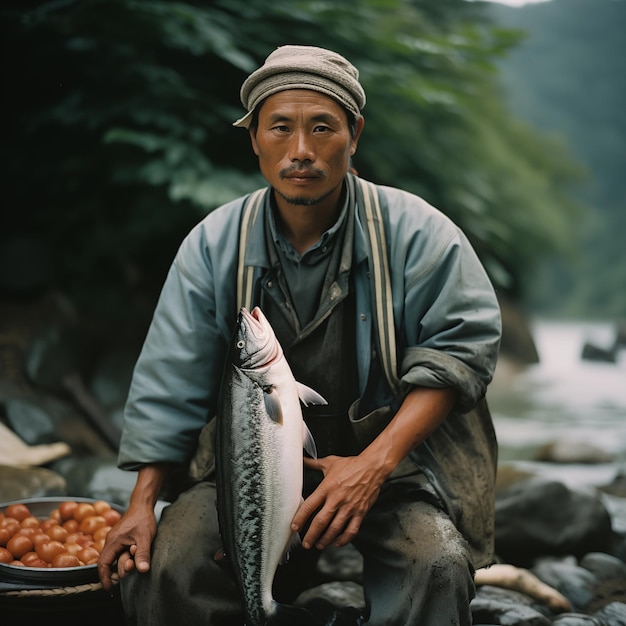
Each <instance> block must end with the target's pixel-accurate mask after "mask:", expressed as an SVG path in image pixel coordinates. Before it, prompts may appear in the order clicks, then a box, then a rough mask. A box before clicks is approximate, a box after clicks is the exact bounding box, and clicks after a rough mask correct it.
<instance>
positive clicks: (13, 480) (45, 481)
mask: <svg viewBox="0 0 626 626" xmlns="http://www.w3.org/2000/svg"><path fill="white" fill-rule="evenodd" d="M66 493H67V483H66V482H65V479H64V478H63V477H62V476H60V475H59V474H57V473H56V472H53V471H51V470H49V469H46V468H43V467H13V466H9V465H0V502H11V501H13V500H25V499H27V498H45V497H51V496H64V495H65V494H66Z"/></svg>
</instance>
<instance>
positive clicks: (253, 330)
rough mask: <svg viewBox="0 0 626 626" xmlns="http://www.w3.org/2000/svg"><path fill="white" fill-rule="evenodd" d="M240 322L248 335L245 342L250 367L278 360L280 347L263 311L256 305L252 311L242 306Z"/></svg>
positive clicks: (266, 364) (267, 364)
mask: <svg viewBox="0 0 626 626" xmlns="http://www.w3.org/2000/svg"><path fill="white" fill-rule="evenodd" d="M241 322H242V324H243V325H244V326H245V327H246V329H247V333H246V334H247V335H248V337H249V339H248V340H247V341H246V343H247V344H248V349H249V355H250V358H249V365H250V367H255V368H258V367H264V366H269V365H271V364H272V363H274V362H276V361H278V360H279V359H280V357H281V356H282V348H281V346H280V343H279V342H278V340H277V339H276V335H275V334H274V330H273V329H272V326H271V325H270V323H269V321H268V319H267V318H266V317H265V315H264V314H263V311H261V309H260V308H259V307H258V306H257V307H254V309H252V311H248V309H246V308H245V307H242V309H241Z"/></svg>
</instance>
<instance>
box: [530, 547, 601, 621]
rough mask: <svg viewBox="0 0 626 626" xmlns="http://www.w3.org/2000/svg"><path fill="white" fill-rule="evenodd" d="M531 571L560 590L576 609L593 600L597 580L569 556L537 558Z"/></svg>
mask: <svg viewBox="0 0 626 626" xmlns="http://www.w3.org/2000/svg"><path fill="white" fill-rule="evenodd" d="M532 571H533V573H534V574H535V575H536V576H537V577H538V578H540V579H541V580H543V582H545V583H547V584H548V585H550V586H551V587H554V588H555V589H556V590H558V591H560V592H561V593H562V594H563V595H564V596H565V597H566V598H567V599H568V600H569V601H570V602H571V604H572V606H573V607H574V608H575V609H576V610H578V611H581V610H583V609H585V608H586V607H587V605H588V604H589V603H590V602H591V601H592V600H593V597H594V590H595V588H596V586H597V585H598V582H599V581H598V578H597V577H596V575H595V574H594V573H593V572H590V571H589V570H587V569H585V568H584V567H580V566H579V565H578V564H577V563H576V559H575V558H574V557H571V556H570V557H566V558H561V559H555V558H549V557H546V558H541V559H538V560H537V562H536V563H535V565H534V566H533V568H532Z"/></svg>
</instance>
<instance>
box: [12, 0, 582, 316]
mask: <svg viewBox="0 0 626 626" xmlns="http://www.w3.org/2000/svg"><path fill="white" fill-rule="evenodd" d="M1 15H2V24H3V29H4V32H5V33H6V34H7V36H6V37H5V38H4V46H5V51H4V52H5V54H4V55H3V58H4V66H3V78H4V83H5V84H9V85H12V87H13V88H12V90H11V92H10V95H9V97H8V98H7V105H8V109H7V111H6V113H5V116H4V117H5V124H6V129H5V131H6V136H7V141H6V142H5V143H4V145H3V148H2V149H3V151H4V154H3V156H4V159H5V163H7V166H8V167H7V169H8V185H7V197H8V201H9V206H11V207H12V213H11V226H10V228H7V230H6V231H5V241H6V240H7V239H8V238H9V233H10V237H11V238H13V239H14V238H15V237H16V236H17V235H18V234H22V235H24V234H28V235H29V236H31V237H32V236H36V237H39V239H40V240H41V241H44V242H45V243H46V244H47V245H48V246H49V247H50V248H51V249H52V250H53V252H54V257H55V258H56V262H57V266H58V271H57V275H56V282H57V283H58V284H59V285H60V286H61V287H62V288H63V289H65V290H68V291H69V292H71V293H72V294H73V295H74V296H75V297H79V296H81V295H82V296H84V301H85V302H90V303H91V304H92V305H93V304H95V303H98V306H102V303H101V300H95V299H94V298H95V294H98V293H101V294H104V295H105V296H107V297H109V296H114V297H115V299H121V300H122V301H126V300H127V299H128V297H129V295H131V294H133V293H135V292H136V291H137V289H138V288H141V289H142V290H144V291H146V292H148V293H150V294H152V295H153V296H154V294H156V292H157V291H158V286H159V285H160V284H161V282H162V280H163V277H164V273H165V271H166V268H167V266H168V265H169V263H170V262H171V259H172V256H173V254H174V252H175V249H176V246H177V245H178V243H179V241H180V239H181V237H182V236H183V235H184V233H185V232H186V231H187V230H188V229H189V228H190V227H191V226H192V224H194V223H195V222H196V221H197V220H198V219H199V218H200V217H201V216H202V215H203V214H205V213H206V212H208V211H210V210H212V209H213V208H215V207H216V206H217V205H219V204H221V203H222V202H224V201H225V200H228V199H230V198H233V197H235V196H237V195H240V194H241V193H243V192H245V191H249V190H252V189H253V188H255V187H257V186H259V185H260V184H262V181H261V179H260V176H259V174H258V172H257V167H256V163H255V161H254V159H253V154H252V152H251V150H250V148H249V140H248V137H247V135H246V133H245V132H243V131H241V130H240V129H235V128H233V127H232V126H231V124H232V121H233V120H234V119H236V118H237V117H239V115H240V114H241V112H242V107H241V104H240V103H239V100H238V92H239V87H240V85H241V83H242V81H243V80H244V78H245V76H246V75H247V74H248V73H249V72H250V71H251V70H252V69H254V68H256V67H257V66H258V65H259V64H260V63H261V62H262V61H263V59H264V58H265V57H266V56H267V54H268V53H269V51H271V50H272V49H273V48H275V47H276V46H278V45H282V44H284V43H300V44H309V45H321V46H326V47H329V48H332V49H334V50H337V51H338V52H340V53H342V54H345V55H346V56H347V57H348V58H349V59H350V60H351V61H352V62H353V63H354V64H355V65H357V67H359V68H360V71H361V77H362V82H363V84H364V86H365V89H366V92H367V94H368V104H367V106H366V109H365V111H364V112H365V114H366V128H365V133H364V135H363V137H362V142H361V145H360V148H359V152H358V154H357V158H356V166H357V169H358V170H359V172H360V173H361V174H362V175H363V176H365V177H367V178H370V179H371V180H375V181H377V182H381V183H385V184H392V185H398V186H402V187H404V188H406V189H408V190H410V191H414V192H416V193H419V194H420V195H422V196H423V197H424V198H425V199H426V200H428V201H430V202H431V203H432V204H434V205H435V206H437V207H438V208H440V209H441V210H443V211H444V212H446V213H447V214H448V215H450V217H452V219H454V220H455V221H456V222H457V223H458V224H459V225H460V226H461V227H462V228H463V229H464V230H465V231H466V232H467V233H468V235H469V237H470V239H471V240H472V242H473V243H474V245H475V246H476V248H477V250H478V252H479V254H480V256H481V258H482V259H483V261H484V263H485V265H486V267H487V268H488V271H489V272H490V274H491V276H492V279H493V280H494V283H495V284H496V286H497V287H498V288H500V289H503V290H507V291H510V292H512V293H518V292H519V290H520V284H521V283H520V279H521V276H522V275H524V274H525V272H526V271H527V268H528V266H529V263H531V262H532V261H534V260H535V258H536V257H537V256H538V255H539V254H541V253H544V252H545V250H547V249H552V248H555V247H558V246H559V245H560V243H561V242H562V241H563V240H564V239H566V238H565V237H563V233H564V230H565V226H566V224H567V222H568V220H567V216H568V215H570V214H571V212H572V210H573V205H572V203H571V201H569V200H568V198H567V196H566V194H565V191H566V188H567V184H568V182H569V180H570V179H571V177H572V175H573V168H572V167H571V166H570V165H569V164H567V161H566V160H565V159H564V155H563V152H562V151H561V150H560V148H558V147H557V146H555V145H552V144H549V143H547V142H545V141H542V140H540V139H539V138H538V137H537V136H536V135H533V134H532V133H531V132H530V131H529V130H528V129H526V128H523V127H522V126H521V125H520V124H519V123H517V122H515V121H514V120H513V119H512V118H511V117H510V116H509V115H508V114H507V112H506V110H505V109H504V107H503V106H502V98H501V94H500V93H499V91H498V86H497V77H496V74H495V72H494V69H493V68H494V63H495V60H496V59H497V58H498V57H499V56H500V55H502V54H505V53H506V51H507V50H508V49H509V48H510V47H511V46H512V45H514V44H515V42H516V37H515V36H514V35H513V34H511V33H508V32H506V31H502V30H498V29H496V28H494V27H492V26H491V25H490V24H489V23H488V22H487V21H486V20H485V19H484V18H483V17H482V8H481V7H480V6H478V5H477V4H474V3H469V2H465V0H445V2H444V1H440V2H437V3H433V2H428V1H426V0H419V1H418V0H413V1H410V0H350V1H347V0H334V1H324V0H319V1H315V2H313V1H303V2H284V1H279V2H272V3H267V2H265V1H263V0H246V1H245V2H244V1H242V0H228V1H226V0H221V1H219V0H212V1H200V0H198V1H195V2H194V1H186V2H169V1H166V0H90V2H80V1H79V0H56V1H47V2H35V3H30V4H28V5H25V4H24V3H23V2H17V1H15V0H14V1H12V2H9V3H8V4H7V3H5V5H4V7H3V9H2V13H1ZM270 26H271V27H270ZM18 52H19V54H18ZM9 58H11V59H12V61H11V62H9V61H8V59H9ZM15 59H17V60H15ZM538 165H540V167H538ZM546 215H549V219H547V220H546V219H544V217H545V216H546Z"/></svg>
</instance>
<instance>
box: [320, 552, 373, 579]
mask: <svg viewBox="0 0 626 626" xmlns="http://www.w3.org/2000/svg"><path fill="white" fill-rule="evenodd" d="M317 569H318V571H319V573H320V574H321V575H322V577H323V578H324V579H326V580H352V581H354V582H359V583H360V582H362V579H363V557H362V556H361V554H360V552H359V551H358V550H357V549H356V548H355V547H354V546H353V545H351V544H348V545H347V546H343V547H342V548H334V547H329V548H327V549H326V550H324V552H323V554H322V556H321V557H320V560H319V561H318V563H317Z"/></svg>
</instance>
